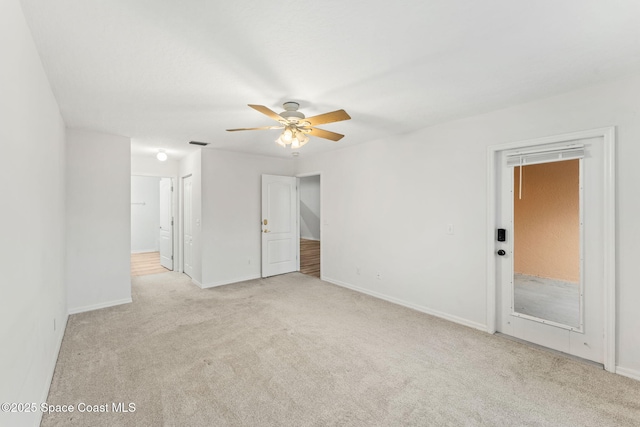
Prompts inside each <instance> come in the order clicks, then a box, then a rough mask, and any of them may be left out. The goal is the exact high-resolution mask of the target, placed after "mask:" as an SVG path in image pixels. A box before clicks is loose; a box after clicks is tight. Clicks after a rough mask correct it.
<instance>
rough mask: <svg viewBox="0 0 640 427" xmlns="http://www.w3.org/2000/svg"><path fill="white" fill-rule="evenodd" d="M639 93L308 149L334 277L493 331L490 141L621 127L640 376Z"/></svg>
mask: <svg viewBox="0 0 640 427" xmlns="http://www.w3.org/2000/svg"><path fill="white" fill-rule="evenodd" d="M638 99H640V77H634V78H629V79H625V80H621V81H617V82H613V83H609V84H605V85H601V86H597V87H591V88H587V89H583V90H580V91H576V92H572V93H568V94H564V95H560V96H555V97H553V98H549V99H544V100H539V101H536V102H531V103H528V104H524V105H520V106H515V107H511V108H507V109H504V110H500V111H496V112H493V113H489V114H484V115H480V116H475V117H471V118H467V119H463V120H458V121H454V122H450V123H446V124H443V125H439V126H434V127H431V128H428V129H424V130H422V131H419V132H416V133H413V134H409V135H403V136H402V137H398V138H394V139H393V140H383V141H377V142H371V143H368V144H363V145H358V146H354V147H349V148H345V149H343V150H339V151H337V152H332V153H328V154H326V155H321V156H317V157H313V158H310V159H305V158H304V156H301V157H300V158H299V160H298V162H297V170H296V172H297V173H305V172H315V171H322V196H323V224H324V225H323V245H322V251H323V253H322V260H323V271H324V274H325V278H326V279H328V280H331V281H334V282H336V283H340V284H343V285H347V286H352V287H356V288H358V289H361V290H364V291H366V292H371V293H376V294H378V295H381V296H385V297H387V298H390V299H394V300H396V301H398V302H402V303H405V304H409V305H413V306H414V307H417V308H420V309H424V310H426V311H431V312H433V313H435V314H439V315H442V316H443V317H447V318H449V319H452V320H456V321H459V322H461V323H465V324H467V325H470V326H474V327H478V328H484V327H485V325H486V317H487V313H486V285H487V284H486V283H485V270H486V265H485V260H486V259H487V254H486V236H487V232H491V233H493V230H486V229H485V224H486V211H487V200H486V199H487V188H486V162H487V155H486V149H487V146H488V145H491V144H499V143H506V142H512V141H518V140H525V139H532V138H537V137H542V136H548V135H558V134H562V133H568V132H572V131H578V130H584V129H592V128H598V127H606V126H612V125H615V126H617V130H618V135H617V138H618V149H617V155H618V160H617V166H618V170H617V174H618V175H617V179H618V194H617V195H618V215H617V219H618V235H617V238H618V242H617V257H618V261H617V264H618V269H617V277H618V300H617V302H618V324H617V326H618V338H617V353H618V355H617V356H618V362H617V364H618V366H619V367H620V368H621V369H619V372H621V373H623V374H625V375H629V376H636V377H637V378H638V379H640V335H639V334H638V331H640V310H638V309H637V307H636V305H637V301H640V286H637V269H636V268H635V266H636V264H637V260H638V259H640V246H639V245H638V241H640V225H639V224H640V223H639V222H638V218H639V217H640V198H639V197H638V192H637V183H638V182H640V169H638V167H637V165H636V164H635V163H636V162H637V159H638V158H640V102H638ZM325 221H327V223H325ZM447 224H454V227H455V234H454V235H447V234H446V225H447ZM592 244H599V243H598V242H592ZM358 267H360V269H361V273H360V275H358V274H357V273H356V269H357V268H358ZM377 272H380V274H381V279H380V280H378V279H376V278H375V275H376V273H377Z"/></svg>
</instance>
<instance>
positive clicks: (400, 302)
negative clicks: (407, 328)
mask: <svg viewBox="0 0 640 427" xmlns="http://www.w3.org/2000/svg"><path fill="white" fill-rule="evenodd" d="M322 280H324V281H326V282H329V283H333V284H334V285H338V286H342V287H343V288H347V289H351V290H352V291H356V292H360V293H363V294H367V295H370V296H372V297H375V298H379V299H382V300H385V301H389V302H392V303H394V304H398V305H401V306H404V307H407V308H411V309H413V310H416V311H420V312H422V313H426V314H430V315H431V316H435V317H439V318H441V319H445V320H448V321H450V322H453V323H458V324H460V325H464V326H468V327H469V328H473V329H478V330H480V331H482V332H487V325H484V324H482V323H477V322H473V321H471V320H467V319H463V318H462V317H458V316H453V315H451V314H447V313H442V312H440V311H437V310H433V309H430V308H428V307H424V306H421V305H418V304H413V303H410V302H407V301H404V300H401V299H398V298H394V297H390V296H388V295H384V294H381V293H378V292H374V291H370V290H368V289H365V288H361V287H359V286H354V285H351V284H349V283H345V282H342V281H340V280H336V279H331V278H329V277H326V276H324V277H322Z"/></svg>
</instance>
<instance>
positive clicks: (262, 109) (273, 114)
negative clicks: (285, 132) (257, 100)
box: [248, 104, 288, 122]
mask: <svg viewBox="0 0 640 427" xmlns="http://www.w3.org/2000/svg"><path fill="white" fill-rule="evenodd" d="M248 105H249V107H251V108H253V109H254V110H256V111H259V112H261V113H262V114H264V115H265V116H268V117H271V118H272V119H273V120H275V121H277V122H283V121H284V122H287V121H288V120H287V119H285V118H284V117H282V116H281V115H280V114H278V113H276V112H275V111H273V110H271V109H270V108H267V107H265V106H264V105H253V104H248Z"/></svg>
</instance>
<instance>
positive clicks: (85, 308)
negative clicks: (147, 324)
mask: <svg viewBox="0 0 640 427" xmlns="http://www.w3.org/2000/svg"><path fill="white" fill-rule="evenodd" d="M131 302H133V300H132V299H131V297H129V298H124V299H119V300H115V301H107V302H101V303H98V304H91V305H85V306H83V307H76V308H72V309H69V314H78V313H84V312H85V311H93V310H99V309H101V308H108V307H114V306H116V305H122V304H129V303H131Z"/></svg>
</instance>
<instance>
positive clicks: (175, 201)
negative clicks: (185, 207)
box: [131, 173, 180, 271]
mask: <svg viewBox="0 0 640 427" xmlns="http://www.w3.org/2000/svg"><path fill="white" fill-rule="evenodd" d="M134 176H141V177H146V178H170V179H171V185H172V186H173V191H172V192H171V216H172V218H173V221H174V225H173V227H172V228H173V229H172V238H173V242H174V243H173V248H172V251H173V253H172V255H173V270H172V271H179V270H178V269H177V268H176V259H179V258H180V247H178V246H177V245H176V244H175V241H176V239H179V238H180V230H179V227H176V224H175V223H176V218H178V217H179V215H180V199H179V196H178V192H177V191H175V190H176V187H175V186H176V180H177V176H172V175H167V174H155V173H131V177H134Z"/></svg>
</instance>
